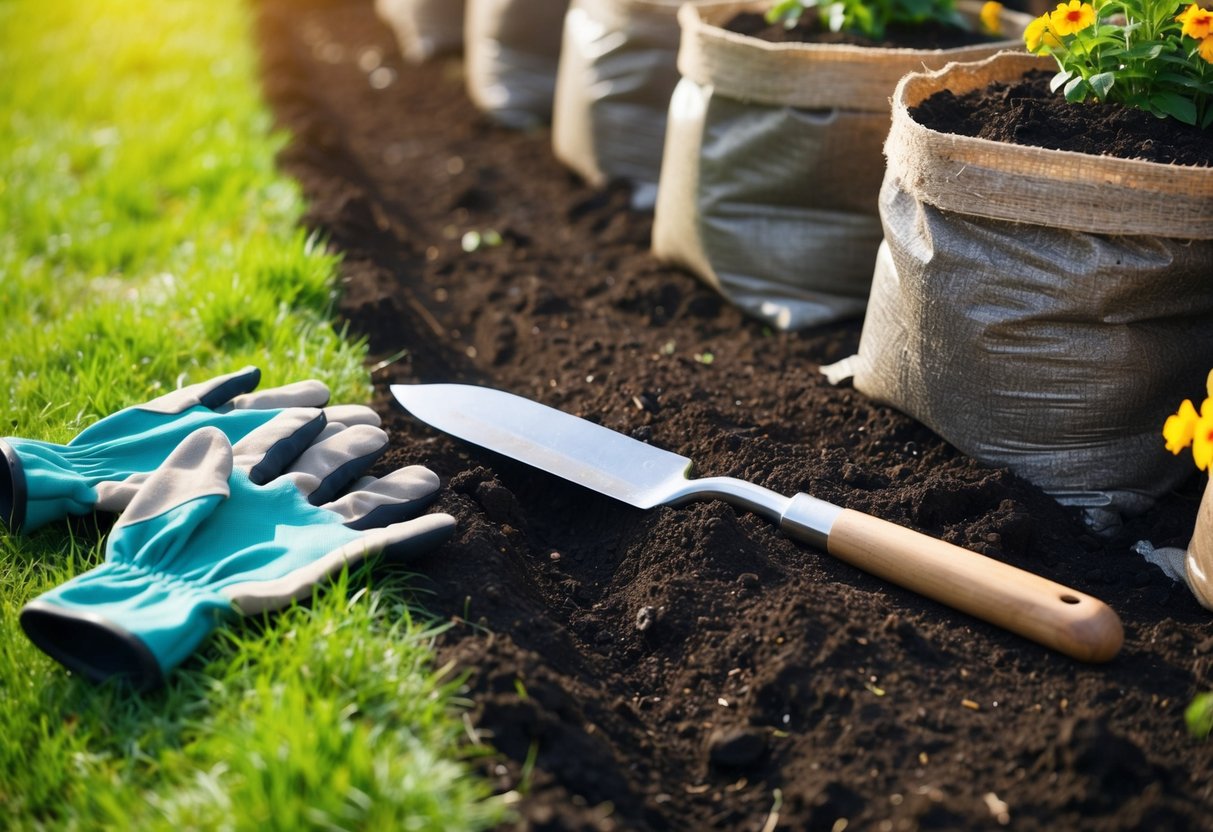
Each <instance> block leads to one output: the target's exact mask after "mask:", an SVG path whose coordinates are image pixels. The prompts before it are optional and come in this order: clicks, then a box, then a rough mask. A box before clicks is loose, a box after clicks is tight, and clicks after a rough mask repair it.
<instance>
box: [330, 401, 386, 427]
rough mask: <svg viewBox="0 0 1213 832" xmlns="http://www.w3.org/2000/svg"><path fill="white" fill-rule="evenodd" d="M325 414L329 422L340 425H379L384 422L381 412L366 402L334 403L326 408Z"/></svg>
mask: <svg viewBox="0 0 1213 832" xmlns="http://www.w3.org/2000/svg"><path fill="white" fill-rule="evenodd" d="M324 415H325V416H326V417H327V418H328V420H329V424H334V423H336V424H340V425H346V426H349V425H373V426H374V427H379V426H380V424H382V422H381V421H380V419H379V414H378V413H376V412H375V411H373V410H371V409H370V408H369V407H367V406H366V405H364V404H334V405H330V406H329V407H326V408H325V409H324Z"/></svg>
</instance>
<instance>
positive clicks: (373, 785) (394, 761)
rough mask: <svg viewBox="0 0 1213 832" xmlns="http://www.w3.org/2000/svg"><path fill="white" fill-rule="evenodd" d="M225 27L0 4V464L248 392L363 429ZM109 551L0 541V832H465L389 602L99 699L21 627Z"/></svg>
mask: <svg viewBox="0 0 1213 832" xmlns="http://www.w3.org/2000/svg"><path fill="white" fill-rule="evenodd" d="M250 31H251V20H250V9H249V8H248V7H247V6H246V5H244V4H243V3H242V2H240V0H219V2H201V1H200V0H175V2H171V3H165V2H150V0H120V2H114V0H110V2H105V3H84V2H80V1H79V0H59V1H58V2H45V0H42V2H34V0H3V1H0V77H2V78H4V79H5V80H4V83H0V379H3V381H0V436H5V435H15V436H24V437H29V438H37V439H47V440H52V441H67V440H68V439H70V438H71V437H72V436H73V435H74V434H75V433H77V432H78V431H79V430H81V429H82V428H83V427H85V426H87V425H88V424H90V423H91V422H93V421H94V420H96V419H97V418H98V417H100V416H102V415H105V414H107V413H110V412H113V411H115V410H117V409H119V408H121V407H124V406H126V405H129V404H132V403H136V402H140V401H145V400H147V399H149V398H151V397H153V396H155V395H157V394H159V393H161V392H164V391H165V390H167V389H171V388H173V387H175V386H177V385H178V384H181V383H188V382H196V381H201V380H204V379H206V378H209V377H211V376H212V375H215V374H217V373H221V372H227V371H231V370H234V369H237V368H239V367H241V366H243V365H245V364H255V365H257V366H259V367H261V368H262V370H263V372H264V379H263V382H262V384H263V386H268V385H272V384H280V383H285V382H288V381H293V380H296V379H299V378H305V377H316V378H320V379H322V380H324V381H325V382H326V383H328V384H329V386H330V387H331V388H332V390H333V393H334V400H335V401H365V400H366V397H367V395H368V393H369V389H370V388H369V379H368V375H367V370H366V367H365V358H366V352H365V348H364V345H363V344H361V343H360V342H358V341H356V340H351V339H349V338H347V337H346V336H345V334H344V333H343V332H341V331H340V329H339V328H338V327H336V326H335V325H334V322H333V313H334V302H335V298H336V295H335V288H336V266H337V261H336V258H335V257H334V256H333V255H332V254H331V253H329V252H328V251H326V249H325V247H324V246H323V244H322V241H319V240H316V239H315V238H313V237H310V236H308V235H307V234H306V233H305V232H304V231H302V230H300V229H299V227H298V223H299V219H300V217H301V216H302V211H303V203H302V199H301V196H300V194H299V191H298V188H297V187H296V185H295V184H294V183H292V182H291V181H289V180H287V179H285V178H284V177H282V176H281V175H280V174H279V173H278V172H277V171H276V170H275V166H274V158H275V154H276V152H277V151H278V150H279V149H280V148H281V146H282V144H283V142H284V141H285V139H284V137H283V136H281V135H276V134H274V133H273V131H272V130H271V122H270V118H269V115H268V113H267V111H266V110H265V108H264V106H263V104H262V102H261V100H260V98H259V92H258V87H257V82H256V77H257V73H256V56H255V53H254V51H253V46H252V43H251V41H250V35H249V33H250ZM103 535H104V523H101V524H97V523H92V522H89V521H84V522H79V523H75V524H73V525H72V526H70V527H68V526H66V525H65V526H60V527H54V528H46V529H43V530H40V531H39V532H37V533H36V534H34V535H33V536H31V537H29V538H13V537H9V536H8V535H6V534H4V533H2V532H0V625H2V626H3V633H2V638H0V697H2V698H3V701H4V707H3V708H0V828H5V829H8V828H14V829H21V828H39V827H42V826H47V825H49V826H56V827H58V826H63V827H68V828H75V827H80V828H106V827H113V828H140V829H146V828H151V829H183V828H191V829H192V828H214V829H219V828H224V829H226V828H232V829H258V830H262V829H299V828H390V829H413V828H415V829H444V830H445V829H450V830H457V829H477V828H484V827H486V826H489V825H491V824H492V823H493V822H494V820H495V819H496V818H498V817H499V816H500V804H499V803H498V802H495V801H489V800H486V796H487V790H486V788H485V787H484V786H483V784H482V783H481V782H480V781H479V780H477V779H475V778H473V777H471V776H469V769H470V766H469V765H468V755H469V754H472V753H480V751H479V750H478V749H476V748H474V747H472V746H471V745H470V743H469V742H468V741H467V737H466V735H465V734H464V732H463V727H462V723H461V721H460V718H459V716H460V715H459V712H458V709H459V706H460V702H459V699H458V691H459V685H458V682H457V681H456V680H452V679H451V678H450V677H449V676H447V675H444V674H443V673H441V672H439V671H438V669H436V668H434V667H433V666H432V662H433V652H432V649H431V646H430V645H431V640H432V638H433V636H434V631H433V630H431V629H428V628H427V625H425V623H424V622H418V621H416V620H414V616H413V615H412V614H410V610H409V608H408V607H407V606H406V605H405V603H404V601H403V600H402V599H404V598H405V597H406V594H405V592H404V591H403V589H402V585H401V581H400V579H398V578H384V577H382V576H381V577H380V580H379V582H378V583H377V584H376V587H375V589H374V590H371V589H369V586H370V582H369V578H368V573H367V572H365V571H362V572H358V573H356V574H355V575H354V576H353V577H343V578H342V579H341V580H340V581H339V582H338V583H337V585H336V586H335V587H334V588H332V590H331V591H327V592H321V593H320V594H319V595H318V597H317V598H316V599H314V601H313V603H311V604H307V605H303V606H297V607H295V608H292V609H291V610H288V611H287V612H285V613H283V614H282V615H278V616H272V617H270V618H268V619H265V620H257V621H254V622H249V623H245V624H241V625H235V626H232V627H229V628H225V629H223V630H221V631H220V632H219V633H218V634H216V636H215V637H213V638H211V639H210V640H209V641H208V642H207V643H206V644H205V645H204V646H203V648H202V650H201V652H200V654H199V655H198V656H196V657H195V658H194V660H192V661H191V662H189V663H187V665H186V666H185V667H183V668H181V669H180V671H179V672H177V673H175V674H173V676H172V677H171V678H170V680H169V683H168V684H167V686H166V687H165V688H164V689H162V690H159V691H157V692H154V693H152V694H147V695H143V696H136V695H134V694H132V693H131V692H130V691H129V690H127V689H125V688H124V687H122V686H120V685H106V686H100V687H95V686H92V685H89V684H87V683H86V682H84V681H83V680H81V679H78V678H75V677H73V676H71V675H70V674H68V673H67V672H66V671H65V670H64V669H63V668H62V667H61V666H59V665H58V664H56V663H54V662H53V661H51V660H50V659H49V658H47V657H46V656H44V655H43V654H42V653H40V652H39V651H38V650H37V649H35V648H34V647H33V646H32V644H31V643H30V642H29V641H28V640H27V639H26V638H25V636H24V635H23V634H22V632H21V630H20V625H19V623H18V613H19V611H20V609H21V606H22V605H23V604H24V603H25V602H26V601H27V600H28V599H30V598H32V597H34V596H36V595H38V594H39V593H40V592H43V591H45V590H46V589H48V588H50V587H52V586H54V585H56V584H58V583H60V582H62V581H64V580H66V579H67V578H68V577H70V576H71V575H73V574H77V573H79V572H82V571H85V570H87V569H89V568H91V567H92V566H94V565H96V564H97V563H98V562H100V560H101V558H102V557H103V548H102V547H103Z"/></svg>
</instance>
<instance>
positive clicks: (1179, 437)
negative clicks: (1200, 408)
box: [1162, 399, 1200, 456]
mask: <svg viewBox="0 0 1213 832" xmlns="http://www.w3.org/2000/svg"><path fill="white" fill-rule="evenodd" d="M1199 420H1200V416H1199V414H1197V412H1196V408H1195V407H1194V406H1193V404H1192V402H1191V401H1190V400H1189V399H1184V402H1183V404H1181V405H1180V406H1179V410H1178V411H1176V412H1175V413H1173V414H1172V415H1170V416H1168V417H1167V421H1166V423H1165V424H1163V426H1162V437H1163V439H1165V440H1167V450H1168V451H1170V452H1171V453H1173V454H1175V455H1177V456H1178V455H1179V452H1180V451H1182V450H1183V449H1184V448H1186V447H1188V446H1189V445H1191V444H1192V438H1193V436H1194V435H1195V433H1196V423H1197V422H1198V421H1199Z"/></svg>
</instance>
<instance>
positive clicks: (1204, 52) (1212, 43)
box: [1196, 35, 1213, 64]
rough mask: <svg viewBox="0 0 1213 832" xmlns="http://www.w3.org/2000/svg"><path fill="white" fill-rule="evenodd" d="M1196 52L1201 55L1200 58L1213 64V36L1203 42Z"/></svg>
mask: <svg viewBox="0 0 1213 832" xmlns="http://www.w3.org/2000/svg"><path fill="white" fill-rule="evenodd" d="M1196 51H1197V52H1199V53H1200V57H1202V58H1204V59H1205V60H1206V61H1207V62H1208V63H1211V64H1213V35H1210V36H1209V37H1207V38H1205V39H1204V40H1202V41H1201V42H1200V46H1198V47H1197V48H1196Z"/></svg>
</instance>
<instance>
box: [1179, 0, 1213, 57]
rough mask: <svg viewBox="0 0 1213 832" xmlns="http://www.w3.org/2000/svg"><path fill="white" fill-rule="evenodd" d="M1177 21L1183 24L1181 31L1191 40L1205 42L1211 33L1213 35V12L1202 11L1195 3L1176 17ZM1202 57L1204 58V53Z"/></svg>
mask: <svg viewBox="0 0 1213 832" xmlns="http://www.w3.org/2000/svg"><path fill="white" fill-rule="evenodd" d="M1175 19H1176V20H1178V21H1179V22H1180V23H1182V24H1183V28H1182V29H1181V30H1180V31H1181V32H1183V33H1184V34H1185V35H1187V36H1188V37H1190V38H1196V39H1197V40H1200V41H1203V40H1204V39H1205V38H1207V37H1208V36H1209V35H1210V33H1213V11H1210V10H1209V9H1202V8H1201V7H1200V6H1198V5H1196V4H1195V3H1193V4H1192V5H1190V6H1188V8H1186V9H1185V10H1184V11H1183V12H1182V13H1180V14H1178V15H1176V16H1175ZM1202 46H1203V44H1202ZM1201 57H1202V58H1203V57H1204V55H1203V53H1202V55H1201ZM1206 60H1207V59H1206Z"/></svg>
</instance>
